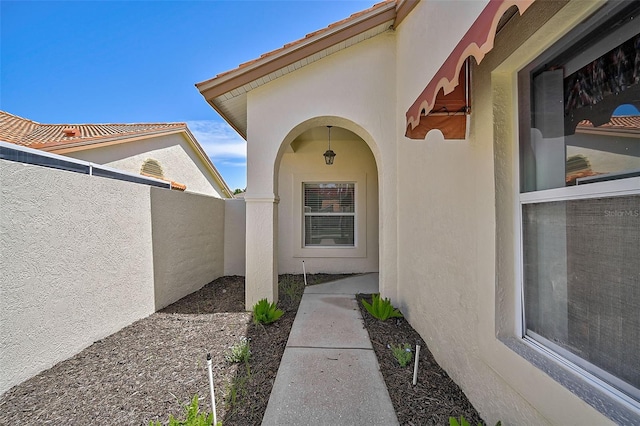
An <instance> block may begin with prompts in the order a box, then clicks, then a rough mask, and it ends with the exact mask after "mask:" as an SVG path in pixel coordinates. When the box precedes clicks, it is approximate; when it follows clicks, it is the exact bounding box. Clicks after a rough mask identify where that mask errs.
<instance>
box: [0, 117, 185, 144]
mask: <svg viewBox="0 0 640 426" xmlns="http://www.w3.org/2000/svg"><path fill="white" fill-rule="evenodd" d="M185 128H186V124H185V123H134V124H69V123H66V124H41V123H38V122H35V121H33V120H29V119H26V118H22V117H19V116H17V115H13V114H10V113H8V112H5V111H0V140H3V141H6V142H11V143H15V144H17V145H22V146H28V147H31V148H38V149H46V148H49V147H55V146H59V145H65V144H69V143H76V142H85V141H87V142H89V141H100V140H105V139H114V138H119V137H124V136H128V137H132V136H142V135H146V134H153V133H157V132H163V131H169V130H180V129H185ZM71 130H73V131H71Z"/></svg>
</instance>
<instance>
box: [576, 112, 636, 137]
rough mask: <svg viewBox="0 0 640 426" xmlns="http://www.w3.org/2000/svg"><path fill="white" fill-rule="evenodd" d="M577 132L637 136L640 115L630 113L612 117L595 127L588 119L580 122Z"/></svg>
mask: <svg viewBox="0 0 640 426" xmlns="http://www.w3.org/2000/svg"><path fill="white" fill-rule="evenodd" d="M576 132H579V133H594V134H595V133H603V132H606V133H607V134H612V133H617V134H619V135H627V136H635V137H638V136H639V135H640V115H628V116H620V117H611V119H610V120H609V122H607V123H605V124H603V125H601V126H598V127H594V126H593V124H592V123H591V122H590V121H588V120H583V121H581V122H580V123H578V126H577V127H576Z"/></svg>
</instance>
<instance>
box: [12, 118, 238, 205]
mask: <svg viewBox="0 0 640 426" xmlns="http://www.w3.org/2000/svg"><path fill="white" fill-rule="evenodd" d="M175 133H182V134H183V135H184V136H185V137H186V139H187V141H188V142H189V143H190V145H191V146H192V148H193V149H194V151H195V152H196V153H197V154H198V156H199V157H200V159H201V160H202V162H203V163H204V165H205V166H206V168H207V169H208V170H209V172H210V173H211V175H212V176H213V178H214V179H215V181H216V182H217V183H218V184H219V185H220V187H221V188H222V189H223V191H224V192H225V194H223V195H224V196H226V197H229V198H232V197H233V192H232V191H231V189H229V187H228V186H227V183H226V182H225V181H224V179H223V178H222V176H221V175H220V173H219V172H218V170H217V169H216V168H215V166H214V165H213V163H212V162H211V159H210V158H209V157H208V156H207V154H206V153H205V152H204V149H203V148H202V146H201V145H200V144H199V143H198V141H197V140H196V138H195V136H193V134H192V133H191V131H190V130H189V128H188V127H187V125H186V123H134V124H42V123H38V122H36V121H33V120H29V119H26V118H23V117H19V116H17V115H14V114H10V113H8V112H6V111H0V140H3V141H5V142H10V143H14V144H16V145H22V146H26V147H29V148H34V149H40V150H42V151H47V152H52V153H54V154H65V153H69V152H73V151H81V150H87V149H93V148H99V147H104V146H108V145H114V144H120V143H128V142H134V141H138V140H142V139H148V138H152V137H156V136H163V135H170V134H175ZM174 184H176V187H181V186H183V185H181V184H177V183H175V182H174Z"/></svg>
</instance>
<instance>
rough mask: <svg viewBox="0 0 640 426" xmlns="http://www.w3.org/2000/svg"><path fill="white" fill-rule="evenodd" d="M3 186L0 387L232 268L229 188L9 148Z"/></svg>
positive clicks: (2, 165) (0, 173) (0, 174)
mask: <svg viewBox="0 0 640 426" xmlns="http://www.w3.org/2000/svg"><path fill="white" fill-rule="evenodd" d="M0 189H1V197H0V259H2V274H0V366H1V368H0V370H1V371H2V374H0V394H2V393H4V392H5V391H7V390H8V389H9V388H11V387H12V386H14V385H16V384H19V383H20V382H22V381H24V380H26V379H28V378H30V377H32V376H34V375H35V374H37V373H39V372H40V371H42V370H44V369H47V368H49V367H51V366H53V365H54V364H56V363H57V362H59V361H62V360H64V359H67V358H69V357H71V356H73V355H75V354H76V353H77V352H79V351H80V350H82V349H83V348H85V347H87V346H89V345H91V344H92V343H93V342H95V341H96V340H99V339H102V338H104V337H105V336H108V335H109V334H112V333H114V332H116V331H118V330H120V329H121V328H122V327H124V326H126V325H128V324H131V323H132V322H134V321H136V320H138V319H140V318H144V317H146V316H148V315H149V314H151V313H153V312H154V311H155V310H157V309H160V308H162V307H164V306H166V305H168V304H170V303H173V302H175V301H177V300H178V299H180V298H181V297H183V296H185V295H187V294H189V293H191V292H193V291H195V290H198V289H199V288H201V287H202V286H203V285H205V284H207V283H209V282H211V281H213V280H215V279H216V278H218V277H220V276H221V275H222V274H223V272H224V252H225V248H224V245H225V236H224V234H225V229H226V226H225V200H221V199H218V198H215V197H209V196H203V195H199V194H189V193H182V192H178V191H170V190H168V189H160V188H155V187H150V186H147V185H142V184H134V183H130V182H124V181H118V180H114V179H106V178H100V177H95V176H89V175H84V174H79V173H73V172H67V171H60V170H55V169H50V168H45V167H39V166H34V165H27V164H21V163H15V162H11V161H6V160H0ZM242 220H243V219H240V218H239V219H238V220H237V221H238V222H241V221H242ZM242 224H244V222H242ZM237 226H239V225H238V223H236V224H235V227H237ZM232 231H233V229H232Z"/></svg>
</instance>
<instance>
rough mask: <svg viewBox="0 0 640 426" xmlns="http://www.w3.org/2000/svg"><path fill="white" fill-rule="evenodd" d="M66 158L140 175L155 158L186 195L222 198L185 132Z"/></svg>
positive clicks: (83, 152) (77, 153) (218, 186)
mask: <svg viewBox="0 0 640 426" xmlns="http://www.w3.org/2000/svg"><path fill="white" fill-rule="evenodd" d="M64 155H66V156H69V157H73V158H78V159H80V160H85V161H91V162H93V163H96V164H103V165H106V166H109V167H113V168H116V169H119V170H124V171H127V172H131V173H136V174H138V173H140V170H141V168H142V165H143V163H144V162H145V161H146V160H148V159H153V160H156V161H158V162H159V163H160V165H161V166H162V170H163V172H164V178H165V179H168V180H172V181H174V182H177V183H181V184H184V185H187V189H186V191H187V192H194V193H198V194H204V195H211V196H214V197H218V198H223V195H222V194H224V192H223V191H222V188H221V187H220V185H219V184H218V183H217V182H216V180H215V179H214V177H213V175H212V174H211V172H210V171H209V170H208V169H207V168H206V167H205V166H204V164H203V162H202V159H200V158H199V157H198V155H197V154H196V152H195V150H194V149H193V148H192V147H191V145H190V144H189V142H187V140H186V138H185V137H184V136H183V134H182V133H175V134H171V135H163V136H155V137H151V138H147V139H140V140H136V141H127V142H126V143H119V144H115V145H108V146H100V147H97V148H95V147H92V148H91V149H84V150H82V151H73V152H68V153H65V154H64Z"/></svg>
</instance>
